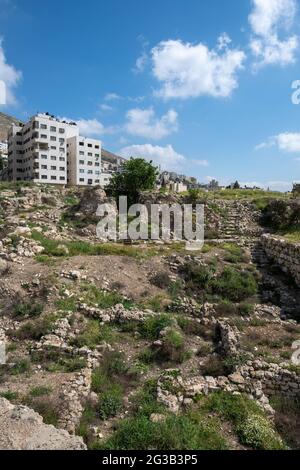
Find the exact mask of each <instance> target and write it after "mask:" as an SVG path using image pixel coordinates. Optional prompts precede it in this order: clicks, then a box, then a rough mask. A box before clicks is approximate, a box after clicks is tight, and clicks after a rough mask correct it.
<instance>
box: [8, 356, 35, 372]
mask: <svg viewBox="0 0 300 470" xmlns="http://www.w3.org/2000/svg"><path fill="white" fill-rule="evenodd" d="M30 369H31V364H30V361H29V360H28V359H20V360H19V361H17V362H16V363H15V364H14V365H13V367H12V369H11V373H12V375H20V374H25V372H29V371H30Z"/></svg>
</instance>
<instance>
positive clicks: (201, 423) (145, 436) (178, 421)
mask: <svg viewBox="0 0 300 470" xmlns="http://www.w3.org/2000/svg"><path fill="white" fill-rule="evenodd" d="M93 448H94V449H105V450H137V449H138V450H150V449H155V450H158V451H160V450H166V451H167V450H178V449H180V450H225V449H227V443H226V440H225V439H224V437H223V436H222V435H221V433H220V431H219V429H218V425H217V422H216V420H214V419H213V418H207V417H204V416H203V415H201V414H200V413H193V412H190V413H187V414H186V415H182V416H175V415H174V416H170V415H168V416H166V420H165V422H160V423H153V422H152V421H150V420H149V419H148V418H147V416H145V415H141V414H139V415H137V416H136V417H133V418H129V419H125V420H123V421H122V422H120V423H119V425H118V427H117V430H116V432H115V433H114V435H113V436H112V437H111V438H110V439H108V440H107V441H106V442H105V443H104V444H100V443H98V444H97V443H96V444H95V445H94V446H93Z"/></svg>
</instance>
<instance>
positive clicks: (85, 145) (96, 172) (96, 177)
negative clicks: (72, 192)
mask: <svg viewBox="0 0 300 470" xmlns="http://www.w3.org/2000/svg"><path fill="white" fill-rule="evenodd" d="M67 157H68V183H69V184H72V185H77V186H88V185H93V186H95V185H101V142H100V141H99V140H95V139H89V138H85V137H80V136H78V135H76V136H74V137H71V138H70V139H68V143H67Z"/></svg>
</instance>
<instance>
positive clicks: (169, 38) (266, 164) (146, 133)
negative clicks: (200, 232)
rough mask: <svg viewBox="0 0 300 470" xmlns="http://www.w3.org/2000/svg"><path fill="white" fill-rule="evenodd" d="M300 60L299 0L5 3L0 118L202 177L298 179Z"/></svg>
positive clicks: (277, 182)
mask: <svg viewBox="0 0 300 470" xmlns="http://www.w3.org/2000/svg"><path fill="white" fill-rule="evenodd" d="M299 63H300V1H299V0H226V1H224V0H201V1H199V0H151V2H150V1H149V0H109V1H108V0H85V1H84V2H83V1H82V0H76V1H74V0H72V1H71V0H44V1H43V2H41V1H39V0H0V82H1V81H2V83H3V82H4V83H5V85H6V98H7V102H6V105H0V111H2V112H5V113H8V114H12V115H14V116H17V117H18V118H20V119H23V120H26V119H27V118H29V117H30V116H32V115H34V114H35V113H36V112H49V113H51V114H55V115H56V116H58V117H63V118H67V119H70V120H75V121H77V122H78V125H79V128H80V132H81V134H83V135H86V136H90V137H94V138H99V139H101V140H102V142H103V146H104V147H105V148H106V149H108V150H111V151H113V152H116V153H119V154H120V155H123V156H125V157H130V156H134V157H136V156H141V157H144V158H147V159H151V160H153V161H154V162H155V164H157V165H160V166H161V168H162V169H164V170H165V169H168V170H174V171H177V172H179V173H184V174H187V175H189V176H195V177H197V178H198V180H199V181H201V182H208V181H210V180H211V179H212V178H215V179H217V180H218V181H219V182H220V183H221V184H229V183H230V182H232V181H235V180H239V181H240V182H241V184H243V185H244V184H248V185H252V184H256V185H259V186H262V187H265V188H268V187H269V188H270V189H276V190H281V191H286V190H289V189H290V188H291V185H292V182H294V181H299V180H300V69H299ZM297 80H299V82H298V83H297ZM293 86H294V88H292V87H293ZM297 91H298V92H297Z"/></svg>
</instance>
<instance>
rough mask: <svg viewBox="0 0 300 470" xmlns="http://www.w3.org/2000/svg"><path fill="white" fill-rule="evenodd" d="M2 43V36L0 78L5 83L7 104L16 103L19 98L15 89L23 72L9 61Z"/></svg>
mask: <svg viewBox="0 0 300 470" xmlns="http://www.w3.org/2000/svg"><path fill="white" fill-rule="evenodd" d="M2 43H3V39H2V38H1V37H0V80H1V81H2V82H4V84H5V88H6V104H7V105H15V104H16V103H17V99H16V97H15V94H14V89H15V88H16V86H17V85H18V83H19V82H20V80H21V78H22V73H21V72H20V71H18V70H16V68H15V67H14V66H13V65H9V64H8V63H7V61H6V57H5V53H4V49H3V45H2Z"/></svg>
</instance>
